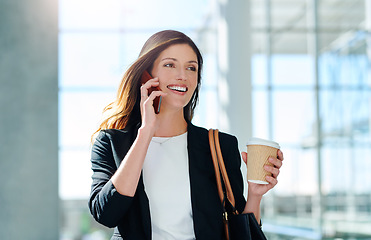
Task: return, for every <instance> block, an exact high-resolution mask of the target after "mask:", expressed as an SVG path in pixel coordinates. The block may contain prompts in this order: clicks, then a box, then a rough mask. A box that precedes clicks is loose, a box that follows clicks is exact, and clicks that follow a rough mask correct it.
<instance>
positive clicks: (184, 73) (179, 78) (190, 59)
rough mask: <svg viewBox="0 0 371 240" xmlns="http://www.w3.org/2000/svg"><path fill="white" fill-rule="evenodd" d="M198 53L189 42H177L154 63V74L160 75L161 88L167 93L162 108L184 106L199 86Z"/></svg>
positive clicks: (155, 75) (154, 75)
mask: <svg viewBox="0 0 371 240" xmlns="http://www.w3.org/2000/svg"><path fill="white" fill-rule="evenodd" d="M197 73H198V62H197V55H196V53H195V52H194V51H193V49H192V48H191V47H190V46H189V45H188V44H175V45H171V46H170V47H168V48H167V49H165V50H164V51H162V52H161V54H160V55H159V56H158V58H157V59H156V60H155V62H154V63H153V68H152V72H151V74H152V76H153V77H158V78H159V81H160V89H161V90H162V91H163V92H165V93H167V95H166V96H164V97H163V99H162V103H161V109H162V108H183V107H185V106H186V105H187V104H188V102H189V101H190V100H191V98H192V95H193V93H194V91H195V89H196V87H197V77H198V74H197Z"/></svg>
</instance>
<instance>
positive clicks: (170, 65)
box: [164, 63, 174, 67]
mask: <svg viewBox="0 0 371 240" xmlns="http://www.w3.org/2000/svg"><path fill="white" fill-rule="evenodd" d="M164 66H165V67H174V64H172V63H166V64H165V65H164Z"/></svg>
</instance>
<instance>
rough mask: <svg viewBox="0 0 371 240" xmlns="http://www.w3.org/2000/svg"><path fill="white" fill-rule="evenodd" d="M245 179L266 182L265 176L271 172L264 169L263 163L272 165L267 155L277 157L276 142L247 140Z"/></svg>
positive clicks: (277, 147) (278, 147) (257, 139)
mask: <svg viewBox="0 0 371 240" xmlns="http://www.w3.org/2000/svg"><path fill="white" fill-rule="evenodd" d="M246 145H247V180H248V181H249V182H253V183H258V184H268V182H267V181H266V179H265V177H266V176H270V175H271V173H270V172H268V171H266V170H265V169H264V165H270V166H273V164H271V163H270V162H269V161H268V158H269V157H274V158H276V157H277V150H278V149H280V145H279V144H278V143H276V142H273V141H269V140H265V139H261V138H251V139H250V140H249V141H248V142H247V144H246Z"/></svg>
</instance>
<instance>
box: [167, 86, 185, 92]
mask: <svg viewBox="0 0 371 240" xmlns="http://www.w3.org/2000/svg"><path fill="white" fill-rule="evenodd" d="M167 88H168V89H170V90H173V91H177V92H181V93H184V92H187V91H188V88H187V87H186V86H175V85H170V86H167Z"/></svg>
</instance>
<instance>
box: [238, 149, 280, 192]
mask: <svg viewBox="0 0 371 240" xmlns="http://www.w3.org/2000/svg"><path fill="white" fill-rule="evenodd" d="M242 159H243V161H244V162H245V163H246V165H247V153H246V152H242ZM268 161H269V162H270V163H272V164H273V166H269V165H265V166H264V169H265V170H266V171H268V172H270V173H272V176H266V177H265V179H266V180H267V182H268V184H257V183H251V182H248V184H249V189H248V191H249V195H250V194H253V195H257V196H263V195H264V194H265V193H267V192H268V191H269V190H270V189H272V188H273V187H274V186H276V185H277V182H278V181H277V177H278V175H279V174H280V168H281V167H282V161H283V153H282V151H281V150H277V158H274V157H270V158H269V159H268ZM247 167H249V166H247Z"/></svg>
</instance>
